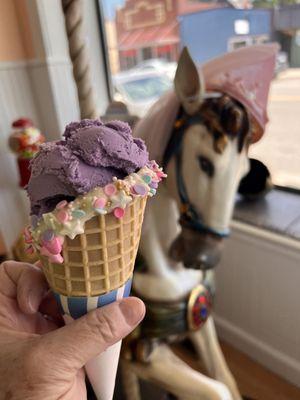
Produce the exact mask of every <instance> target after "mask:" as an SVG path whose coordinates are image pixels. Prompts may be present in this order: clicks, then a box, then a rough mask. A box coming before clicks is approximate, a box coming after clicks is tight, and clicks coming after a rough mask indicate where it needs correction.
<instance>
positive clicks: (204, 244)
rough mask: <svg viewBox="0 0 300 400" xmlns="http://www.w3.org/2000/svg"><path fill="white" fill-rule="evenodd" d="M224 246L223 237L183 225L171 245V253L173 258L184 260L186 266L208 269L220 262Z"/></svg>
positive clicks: (178, 260) (179, 260)
mask: <svg viewBox="0 0 300 400" xmlns="http://www.w3.org/2000/svg"><path fill="white" fill-rule="evenodd" d="M222 248H223V240H222V238H221V237H218V236H215V235H213V234H210V233H203V232H197V231H194V230H192V229H189V228H186V227H184V226H182V230H181V232H180V234H179V235H178V236H177V238H176V239H175V240H174V242H173V243H172V245H171V247H170V250H169V255H170V257H171V258H172V260H174V261H177V262H182V263H183V264H184V266H185V267H186V268H194V269H201V270H208V269H212V268H214V267H215V266H216V265H217V264H218V263H219V261H220V258H221V252H222Z"/></svg>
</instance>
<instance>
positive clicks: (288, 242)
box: [215, 222, 300, 386]
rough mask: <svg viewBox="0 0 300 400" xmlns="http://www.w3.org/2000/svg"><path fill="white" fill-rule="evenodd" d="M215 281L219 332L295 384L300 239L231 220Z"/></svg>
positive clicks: (298, 379) (299, 362)
mask: <svg viewBox="0 0 300 400" xmlns="http://www.w3.org/2000/svg"><path fill="white" fill-rule="evenodd" d="M216 280H217V295H216V305H215V313H216V323H217V327H218V331H219V333H220V336H221V337H223V338H224V339H225V340H227V341H228V342H230V343H231V344H233V345H234V346H235V347H237V348H239V349H240V350H242V351H244V352H246V353H248V355H249V356H250V357H252V358H254V359H256V360H258V361H259V362H261V363H262V364H263V365H265V366H266V367H268V368H269V369H271V370H272V371H274V372H276V373H278V374H279V375H281V376H283V377H284V378H286V379H288V380H290V381H291V382H293V383H294V384H296V385H298V386H300V312H299V307H300V290H299V286H300V242H299V241H294V240H292V239H289V238H285V237H284V236H280V235H276V234H271V233H269V232H267V231H263V230H261V229H256V228H251V227H250V226H249V225H245V224H241V223H237V222H234V223H233V232H232V237H231V238H230V239H228V241H227V243H226V246H225V250H224V254H223V258H222V262H221V265H220V266H219V267H218V268H217V270H216Z"/></svg>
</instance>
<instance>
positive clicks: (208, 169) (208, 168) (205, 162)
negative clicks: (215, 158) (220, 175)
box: [198, 156, 215, 178]
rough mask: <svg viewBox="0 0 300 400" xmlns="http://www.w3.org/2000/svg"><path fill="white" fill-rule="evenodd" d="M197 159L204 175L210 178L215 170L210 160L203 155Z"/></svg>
mask: <svg viewBox="0 0 300 400" xmlns="http://www.w3.org/2000/svg"><path fill="white" fill-rule="evenodd" d="M198 161H199V165H200V168H201V169H202V171H203V172H205V173H206V175H207V176H209V177H210V178H211V177H212V176H213V175H214V170H215V169H214V166H213V164H212V162H211V161H210V160H209V159H208V158H206V157H204V156H199V157H198Z"/></svg>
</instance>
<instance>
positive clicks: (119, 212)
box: [114, 207, 125, 219]
mask: <svg viewBox="0 0 300 400" xmlns="http://www.w3.org/2000/svg"><path fill="white" fill-rule="evenodd" d="M124 214H125V210H124V209H123V208H120V207H117V208H115V209H114V216H115V217H116V218H118V219H120V218H122V217H123V216H124Z"/></svg>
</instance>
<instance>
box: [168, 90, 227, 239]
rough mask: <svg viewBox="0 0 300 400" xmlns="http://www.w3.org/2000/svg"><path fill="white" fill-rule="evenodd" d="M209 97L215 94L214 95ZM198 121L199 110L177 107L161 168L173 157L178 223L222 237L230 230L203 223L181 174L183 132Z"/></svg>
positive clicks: (199, 121)
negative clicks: (178, 212) (191, 114)
mask: <svg viewBox="0 0 300 400" xmlns="http://www.w3.org/2000/svg"><path fill="white" fill-rule="evenodd" d="M207 97H208V96H207ZM209 97H217V96H216V94H215V95H214V96H209ZM199 123H203V118H202V117H201V115H200V112H197V113H196V114H195V115H193V116H190V115H188V114H187V113H186V112H185V111H184V109H183V107H180V108H179V111H178V114H177V118H176V120H175V124H174V129H173V132H172V134H171V137H170V139H169V142H168V144H167V147H166V150H165V153H164V156H163V168H164V169H165V170H166V167H167V166H168V164H169V162H170V160H171V158H172V157H175V173H176V183H177V190H178V195H179V199H180V203H181V209H180V219H179V222H180V224H181V225H182V226H184V227H186V228H188V229H191V230H194V231H197V232H199V233H202V234H210V235H213V236H215V237H217V238H224V237H227V236H228V235H229V233H230V231H229V230H228V231H224V232H221V231H218V230H215V229H213V228H210V227H209V226H207V225H206V224H205V223H204V221H203V219H202V218H201V216H200V215H199V213H198V211H197V210H196V208H195V206H194V205H193V204H192V203H191V201H190V199H189V196H188V193H187V190H186V185H185V182H184V179H183V175H182V143H183V137H184V133H185V132H186V130H187V128H189V127H190V126H192V125H196V124H199Z"/></svg>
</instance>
